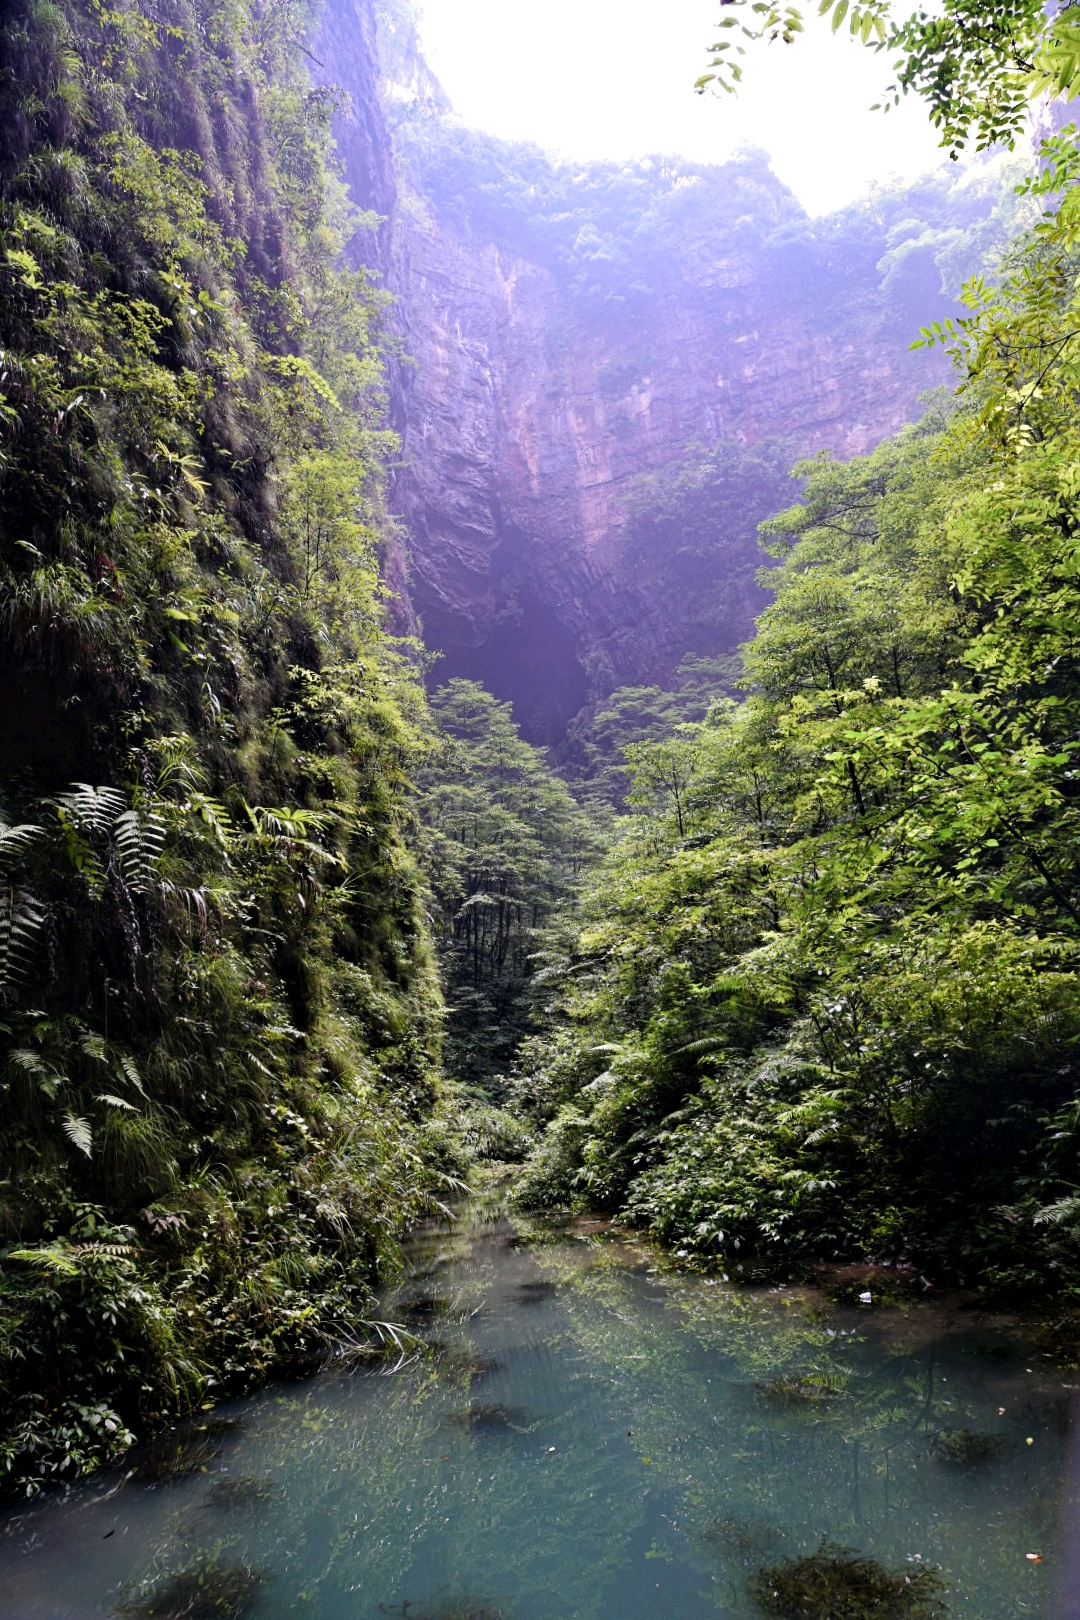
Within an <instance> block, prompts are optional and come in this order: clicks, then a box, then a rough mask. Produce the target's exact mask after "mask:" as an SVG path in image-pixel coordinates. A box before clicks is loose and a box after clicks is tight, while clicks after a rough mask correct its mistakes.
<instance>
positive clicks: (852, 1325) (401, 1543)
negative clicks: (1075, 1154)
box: [0, 1209, 1072, 1620]
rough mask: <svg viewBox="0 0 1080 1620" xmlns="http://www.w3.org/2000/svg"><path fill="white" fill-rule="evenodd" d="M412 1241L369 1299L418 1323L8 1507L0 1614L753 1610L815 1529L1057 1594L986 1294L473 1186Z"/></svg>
mask: <svg viewBox="0 0 1080 1620" xmlns="http://www.w3.org/2000/svg"><path fill="white" fill-rule="evenodd" d="M408 1267H409V1270H408V1275H407V1277H406V1279H405V1280H404V1281H403V1282H402V1284H400V1285H399V1286H398V1287H396V1288H395V1289H394V1290H393V1291H392V1292H390V1293H389V1294H388V1295H387V1297H386V1298H385V1299H384V1300H383V1301H382V1303H381V1307H380V1314H381V1316H382V1317H383V1318H385V1319H386V1320H388V1321H393V1322H396V1323H400V1324H402V1325H403V1326H404V1327H405V1328H406V1329H408V1331H409V1332H410V1333H411V1334H412V1335H415V1336H416V1339H418V1340H420V1341H423V1343H424V1345H425V1346H426V1347H427V1348H425V1349H423V1350H422V1351H417V1350H416V1347H415V1344H414V1343H413V1342H412V1341H411V1340H410V1341H407V1342H406V1350H405V1352H404V1353H403V1354H399V1353H398V1352H397V1351H396V1350H392V1353H391V1354H389V1355H388V1356H386V1357H385V1358H384V1359H382V1360H378V1361H375V1362H369V1361H365V1360H363V1359H359V1360H355V1361H348V1360H346V1361H343V1362H340V1363H337V1364H335V1365H334V1366H332V1367H331V1368H330V1369H328V1370H326V1371H324V1372H322V1373H321V1374H320V1375H319V1376H317V1377H315V1378H312V1379H310V1380H309V1381H307V1382H305V1383H293V1384H288V1385H278V1386H276V1387H274V1388H272V1389H269V1390H266V1391H264V1392H262V1393H261V1394H259V1395H256V1396H253V1397H250V1398H247V1399H244V1400H239V1401H234V1402H231V1403H229V1404H227V1405H225V1406H223V1407H220V1408H218V1409H216V1410H215V1411H214V1412H213V1413H212V1414H208V1415H207V1424H206V1426H205V1427H204V1428H203V1429H199V1428H197V1427H196V1428H194V1429H191V1430H189V1431H187V1432H186V1433H183V1434H179V1435H177V1436H175V1437H173V1438H172V1439H170V1440H168V1441H167V1442H166V1443H165V1444H164V1446H158V1447H157V1448H155V1449H154V1450H152V1451H151V1452H150V1453H149V1454H148V1456H147V1457H146V1458H144V1461H143V1464H142V1467H141V1472H142V1474H143V1475H144V1476H149V1477H143V1478H139V1477H136V1476H129V1477H126V1478H125V1477H123V1476H120V1475H116V1476H113V1477H112V1478H108V1479H106V1478H99V1479H97V1480H96V1481H94V1482H93V1483H92V1484H91V1485H89V1486H87V1487H85V1488H84V1489H82V1490H80V1491H78V1492H76V1493H74V1494H73V1495H72V1496H70V1497H69V1498H67V1499H65V1500H59V1499H54V1500H51V1501H47V1502H44V1503H42V1504H39V1505H37V1506H34V1507H31V1508H29V1509H26V1510H23V1511H22V1512H16V1513H14V1514H9V1515H8V1516H7V1518H6V1520H5V1521H2V1522H0V1530H2V1535H0V1615H2V1616H3V1620H97V1617H99V1616H117V1615H126V1616H138V1617H140V1620H141V1617H142V1616H147V1617H149V1616H150V1615H153V1616H155V1620H166V1617H168V1616H179V1615H181V1614H183V1615H190V1616H193V1617H196V1620H199V1617H202V1616H203V1615H207V1616H209V1615H217V1616H223V1617H224V1620H230V1617H231V1616H240V1615H244V1616H251V1620H277V1617H282V1616H286V1615H289V1616H293V1615H300V1616H307V1617H310V1620H379V1617H382V1616H388V1615H389V1616H399V1617H402V1620H450V1617H458V1620H495V1617H501V1620H661V1617H663V1620H706V1617H708V1620H715V1617H716V1616H718V1615H719V1616H744V1617H748V1620H749V1617H750V1616H753V1615H758V1614H769V1613H778V1612H783V1611H782V1610H776V1609H769V1608H768V1607H765V1608H762V1607H760V1605H761V1604H762V1603H763V1602H764V1603H766V1604H767V1602H768V1601H769V1596H768V1594H769V1592H770V1591H771V1590H773V1588H772V1587H771V1586H770V1585H769V1582H770V1581H771V1580H772V1578H773V1577H772V1576H771V1575H770V1576H768V1577H766V1578H765V1580H764V1582H762V1581H761V1580H760V1579H759V1580H758V1582H757V1587H756V1590H757V1591H758V1597H757V1598H756V1599H755V1598H754V1597H753V1596H752V1595H751V1594H752V1592H753V1591H754V1590H755V1577H758V1576H759V1572H760V1571H761V1570H763V1569H768V1570H770V1571H776V1570H780V1571H781V1572H782V1571H783V1569H784V1567H785V1561H790V1560H797V1559H801V1558H805V1557H807V1556H808V1555H812V1554H815V1553H816V1552H818V1550H819V1549H820V1548H821V1547H822V1545H823V1543H830V1544H835V1545H838V1546H841V1547H846V1548H851V1549H853V1550H854V1551H855V1552H857V1553H859V1554H861V1555H866V1556H868V1557H870V1558H873V1559H874V1560H876V1561H877V1562H878V1563H879V1564H880V1565H881V1566H883V1567H884V1568H885V1569H886V1570H887V1571H888V1572H889V1573H890V1575H892V1576H893V1577H897V1578H899V1579H900V1580H901V1581H902V1580H903V1577H904V1576H905V1574H907V1575H909V1576H910V1577H911V1578H915V1579H916V1585H918V1579H919V1577H918V1572H919V1570H920V1569H921V1568H923V1567H924V1566H930V1567H932V1568H933V1569H935V1570H936V1571H938V1573H939V1575H940V1578H941V1580H942V1582H943V1586H942V1589H941V1591H940V1594H939V1596H940V1601H941V1602H943V1603H944V1605H945V1609H944V1611H943V1612H944V1613H946V1614H948V1615H950V1616H966V1617H968V1620H1017V1617H1019V1616H1032V1617H1042V1620H1057V1616H1058V1614H1059V1612H1060V1609H1059V1600H1057V1599H1056V1598H1055V1595H1054V1594H1055V1591H1056V1588H1057V1583H1058V1571H1057V1564H1058V1557H1057V1550H1058V1546H1059V1530H1058V1525H1059V1522H1060V1518H1061V1515H1062V1513H1063V1512H1064V1510H1065V1505H1066V1504H1065V1503H1064V1501H1063V1495H1064V1486H1063V1481H1064V1478H1065V1472H1066V1452H1067V1445H1068V1429H1069V1418H1070V1411H1071V1401H1072V1394H1071V1387H1070V1381H1069V1380H1068V1378H1067V1376H1063V1375H1062V1374H1061V1373H1060V1371H1058V1370H1057V1369H1055V1368H1054V1367H1053V1366H1052V1365H1051V1364H1050V1363H1049V1362H1046V1361H1042V1360H1040V1359H1038V1358H1037V1356H1034V1355H1033V1353H1032V1350H1031V1347H1030V1345H1029V1344H1028V1345H1025V1340H1024V1338H1023V1336H1022V1334H1020V1333H1019V1331H1018V1329H1017V1328H1016V1326H1015V1324H1012V1323H1010V1322H1009V1321H1008V1320H1007V1319H1005V1318H1000V1317H992V1316H989V1315H987V1314H984V1313H980V1312H977V1311H974V1310H971V1309H965V1308H962V1307H961V1306H960V1305H952V1306H950V1305H947V1304H946V1305H943V1304H931V1303H929V1302H927V1301H925V1300H918V1301H916V1300H911V1301H908V1302H905V1303H899V1304H890V1303H888V1300H887V1297H883V1296H882V1295H881V1294H880V1293H878V1294H877V1295H875V1293H874V1291H873V1289H871V1291H870V1292H871V1301H870V1303H869V1304H868V1305H867V1304H865V1303H864V1304H859V1303H858V1302H857V1298H855V1297H854V1296H853V1298H852V1302H851V1303H846V1304H837V1303H835V1301H834V1300H832V1299H830V1298H828V1297H826V1295H825V1294H823V1293H819V1292H816V1291H813V1290H808V1289H802V1288H795V1287H783V1288H781V1287H777V1286H774V1285H766V1284H762V1285H759V1286H753V1285H747V1284H745V1283H742V1284H738V1285H736V1282H735V1281H734V1280H733V1281H732V1283H730V1284H725V1283H724V1282H723V1281H721V1280H720V1279H719V1278H706V1277H702V1276H699V1275H696V1274H693V1273H689V1272H686V1271H683V1270H680V1269H678V1267H677V1263H676V1262H672V1261H670V1260H664V1259H663V1258H662V1257H660V1256H659V1255H657V1254H656V1252H655V1251H653V1250H651V1249H649V1248H647V1247H646V1246H643V1245H638V1244H636V1243H634V1242H633V1241H632V1240H629V1239H627V1238H626V1236H625V1235H620V1234H618V1233H615V1232H612V1231H610V1230H608V1229H606V1228H605V1227H604V1226H602V1225H601V1224H599V1223H596V1222H588V1221H581V1222H576V1223H573V1224H570V1225H567V1226H563V1227H560V1228H557V1229H551V1228H541V1227H536V1228H533V1227H531V1226H529V1225H528V1224H524V1225H522V1224H519V1225H517V1226H513V1225H511V1224H510V1223H509V1222H507V1221H506V1220H505V1219H503V1218H501V1217H499V1216H495V1215H490V1214H489V1215H485V1214H484V1212H483V1211H482V1210H480V1209H477V1210H475V1211H473V1212H471V1213H468V1214H466V1215H465V1216H463V1217H462V1219H461V1220H459V1221H458V1222H456V1223H455V1224H454V1225H453V1226H450V1225H444V1226H439V1227H434V1226H433V1227H431V1228H429V1229H427V1230H424V1231H422V1232H420V1233H418V1234H417V1235H416V1236H415V1237H414V1239H413V1240H412V1242H411V1244H410V1247H409V1251H408ZM155 1475H156V1476H157V1477H156V1478H155V1477H154V1476H155ZM1029 1555H1032V1556H1029ZM828 1556H833V1555H832V1554H829V1555H828ZM230 1582H231V1585H230V1584H229V1583H230ZM762 1593H764V1594H765V1595H764V1597H762V1595H761V1594H762ZM215 1594H216V1595H215ZM897 1601H898V1602H899V1607H897V1606H896V1604H895V1603H894V1604H892V1605H891V1606H890V1605H886V1606H885V1607H879V1608H876V1609H873V1610H870V1609H868V1610H867V1611H866V1612H867V1613H868V1614H869V1613H871V1612H872V1613H874V1614H876V1615H878V1616H886V1615H900V1614H901V1613H903V1614H906V1613H908V1612H909V1610H908V1608H907V1607H906V1605H905V1602H904V1601H902V1600H897ZM215 1603H216V1604H217V1606H216V1607H215V1606H214V1604H215ZM185 1604H186V1605H187V1606H186V1607H185V1606H184V1605H185ZM200 1604H201V1605H202V1606H200ZM755 1605H758V1606H755ZM812 1612H814V1613H818V1612H819V1611H818V1610H814V1611H812ZM847 1612H848V1611H847V1610H844V1613H845V1614H846V1613H847ZM851 1612H852V1613H854V1611H851ZM910 1612H912V1613H915V1612H916V1611H915V1610H911V1611H910ZM918 1612H920V1613H921V1612H922V1611H918Z"/></svg>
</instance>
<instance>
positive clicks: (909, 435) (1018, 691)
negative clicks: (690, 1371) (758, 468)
mask: <svg viewBox="0 0 1080 1620" xmlns="http://www.w3.org/2000/svg"><path fill="white" fill-rule="evenodd" d="M1072 220H1073V214H1072V210H1071V209H1070V208H1065V209H1063V210H1062V211H1061V212H1060V213H1059V214H1057V215H1055V216H1051V217H1048V218H1047V220H1046V221H1045V222H1044V223H1043V224H1042V225H1041V226H1040V227H1039V228H1038V229H1037V230H1036V232H1035V233H1033V235H1032V236H1031V237H1030V238H1029V240H1028V242H1027V243H1026V245H1025V246H1023V248H1022V249H1020V250H1018V252H1017V254H1016V256H1015V258H1014V260H1013V262H1012V264H1011V266H1010V267H1007V270H1006V273H1005V274H1004V275H1003V277H1002V279H1001V281H1000V283H999V285H998V286H997V287H995V288H989V287H987V286H985V285H975V286H973V287H972V288H971V289H969V292H968V294H967V296H968V299H969V302H970V303H971V305H972V310H973V313H972V315H971V317H970V318H969V320H968V321H967V323H966V324H965V325H964V326H962V327H959V328H956V329H954V331H953V332H952V333H951V334H944V337H945V340H946V341H948V342H949V343H950V345H951V347H952V348H953V350H954V353H955V355H956V358H957V360H958V363H959V365H960V366H961V374H962V378H963V386H962V390H961V396H960V407H959V408H958V409H957V410H955V411H953V412H952V413H951V414H949V413H944V414H943V413H942V412H941V411H937V412H936V413H935V414H933V415H932V416H931V417H930V418H928V419H927V421H926V422H925V423H924V424H922V425H921V426H920V427H919V428H916V429H912V430H908V431H907V432H906V433H904V434H902V435H900V437H899V438H898V439H896V440H894V441H892V442H891V443H889V444H886V445H884V446H882V447H881V448H880V449H879V450H878V451H876V452H875V453H874V455H872V456H870V457H867V458H864V459H861V460H857V461H855V462H853V463H851V464H850V465H849V466H841V465H838V464H836V463H833V462H831V461H829V460H827V459H822V460H820V461H818V462H811V463H807V464H804V465H802V466H801V467H798V468H797V469H796V473H797V475H798V476H799V477H801V478H804V479H805V480H806V492H805V496H804V499H803V501H802V503H801V504H800V505H798V506H796V507H795V508H793V509H792V510H791V511H789V512H787V513H784V514H783V515H781V516H780V517H778V518H777V519H775V520H773V521H772V522H770V523H767V524H765V525H764V526H763V534H764V538H765V541H766V544H767V545H768V546H769V548H770V549H771V550H772V551H773V553H774V556H775V557H776V559H777V563H778V566H777V567H776V568H775V569H773V570H772V571H771V572H770V574H769V576H768V578H769V583H770V585H771V586H772V587H773V589H774V591H775V593H776V596H775V601H774V603H773V605H772V606H771V607H769V608H768V609H767V610H766V612H765V613H764V614H763V615H762V617H761V619H760V620H759V623H758V632H757V636H756V638H755V640H754V641H753V642H752V643H751V644H750V645H749V646H748V647H747V648H746V649H745V650H744V662H745V668H746V685H747V688H748V691H749V695H748V697H747V698H746V700H745V701H744V702H743V703H742V704H741V705H736V704H734V703H732V702H731V701H730V700H720V701H718V702H717V703H716V704H714V706H713V708H712V709H711V710H710V712H709V714H708V716H707V717H706V718H705V720H704V721H702V722H698V723H696V724H683V725H680V726H678V727H676V728H675V730H674V731H673V732H672V733H671V734H669V735H668V736H667V737H666V738H663V739H661V740H651V741H642V742H637V743H634V744H632V745H631V746H629V747H628V748H627V749H626V759H627V765H628V767H629V769H630V773H631V789H630V793H629V797H628V802H629V807H630V809H631V811H632V812H633V814H632V815H631V816H630V817H628V818H627V820H626V821H625V823H624V825H623V832H622V836H621V838H620V840H619V841H618V843H617V844H616V847H615V848H614V850H613V852H612V854H611V856H610V857H609V860H608V862H607V864H606V867H605V869H604V871H603V873H602V875H601V877H600V879H599V881H598V883H597V884H596V885H595V888H594V891H593V893H592V894H591V895H590V896H588V897H587V899H586V901H585V915H586V926H585V927H584V929H583V930H581V931H580V932H579V935H578V938H577V940H576V942H575V943H574V945H573V948H572V950H571V952H570V953H569V957H568V962H569V966H568V968H567V970H566V972H565V973H564V980H563V994H562V998H561V1017H560V1019H559V1021H558V1023H557V1025H556V1028H555V1030H554V1032H553V1034H552V1036H551V1038H550V1039H548V1040H547V1041H537V1042H534V1043H533V1044H532V1045H531V1046H529V1047H527V1048H526V1049H525V1050H524V1051H523V1053H522V1055H521V1060H520V1063H519V1070H518V1076H517V1079H516V1082H515V1098H516V1101H517V1105H518V1106H519V1107H520V1108H521V1109H522V1110H523V1111H524V1112H525V1113H526V1114H527V1115H528V1116H529V1117H530V1118H531V1120H532V1121H533V1122H534V1126H537V1125H540V1124H542V1123H543V1122H544V1121H547V1122H548V1124H547V1128H546V1133H545V1135H544V1136H543V1138H542V1139H541V1141H540V1143H539V1145H538V1147H537V1149H536V1151H535V1153H534V1155H533V1158H532V1161H531V1164H530V1166H529V1167H528V1169H527V1173H526V1178H525V1185H524V1189H523V1195H524V1196H525V1197H526V1198H527V1199H529V1200H530V1201H533V1202H535V1201H545V1200H569V1201H575V1200H577V1201H583V1202H590V1203H595V1204H599V1205H600V1206H602V1207H605V1208H608V1209H611V1210H615V1211H620V1212H621V1213H622V1214H623V1215H624V1216H626V1217H628V1218H629V1219H631V1220H633V1221H636V1222H637V1223H639V1224H641V1225H644V1226H646V1227H648V1228H649V1229H650V1230H652V1231H653V1232H655V1233H657V1234H658V1235H660V1236H662V1237H664V1238H666V1239H668V1240H670V1241H678V1242H680V1243H681V1244H683V1245H685V1246H686V1247H688V1248H696V1249H699V1250H702V1251H704V1252H706V1253H708V1252H711V1253H714V1254H724V1255H727V1256H729V1257H730V1255H731V1254H732V1253H733V1251H735V1250H739V1249H741V1250H743V1251H744V1252H747V1251H749V1252H752V1253H758V1254H764V1255H769V1254H770V1253H771V1254H773V1255H782V1256H791V1255H793V1254H799V1253H817V1254H822V1253H827V1254H833V1255H837V1256H844V1255H857V1254H862V1255H867V1254H870V1255H874V1254H876V1255H880V1256H888V1257H892V1256H895V1255H897V1254H902V1253H905V1252H906V1253H910V1254H913V1255H916V1256H917V1257H918V1258H919V1259H920V1261H921V1262H922V1263H923V1264H931V1263H932V1264H936V1265H937V1266H938V1267H939V1268H940V1269H941V1270H942V1271H944V1272H947V1273H950V1274H952V1275H954V1276H955V1275H965V1274H966V1275H972V1274H976V1273H977V1274H979V1275H980V1276H981V1277H982V1278H983V1279H984V1280H986V1281H989V1282H990V1283H992V1284H997V1285H1001V1286H1008V1287H1023V1286H1028V1285H1030V1284H1032V1283H1035V1282H1038V1284H1039V1286H1040V1287H1045V1286H1046V1285H1047V1283H1048V1282H1049V1283H1051V1284H1053V1285H1054V1286H1056V1287H1059V1288H1065V1289H1075V1288H1076V1287H1077V1286H1078V1285H1080V1246H1078V1236H1080V1230H1078V1227H1077V1224H1076V1214H1077V1208H1078V1203H1077V1199H1076V1187H1077V1182H1078V1167H1080V1166H1078V1153H1080V1137H1078V1135H1077V1127H1076V1117H1077V1105H1076V1098H1077V1094H1078V1075H1077V1070H1076V1056H1075V1053H1076V1047H1077V1043H1078V1041H1080V996H1078V988H1080V985H1078V976H1077V974H1078V952H1080V910H1078V904H1077V899H1076V896H1077V893H1078V890H1080V871H1078V869H1077V864H1076V862H1077V854H1076V852H1077V848H1078V840H1077V831H1078V829H1077V824H1076V816H1077V800H1076V792H1075V782H1074V778H1075V772H1076V747H1077V744H1076V737H1077V734H1078V726H1080V681H1078V664H1077V647H1076V637H1075V626H1076V624H1077V623H1078V622H1080V599H1078V597H1077V590H1076V580H1077V577H1078V572H1077V567H1076V545H1077V533H1078V524H1077V518H1076V488H1077V486H1076V483H1075V467H1076V463H1077V458H1078V452H1080V441H1078V440H1077V435H1076V427H1075V410H1074V401H1075V388H1076V379H1075V369H1074V368H1075V365H1076V354H1077V350H1076V345H1077V343H1078V342H1080V338H1078V337H1077V332H1078V331H1080V322H1078V321H1077V320H1076V298H1077V294H1076V281H1075V249H1074V237H1075V227H1074V225H1073V223H1072Z"/></svg>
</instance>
